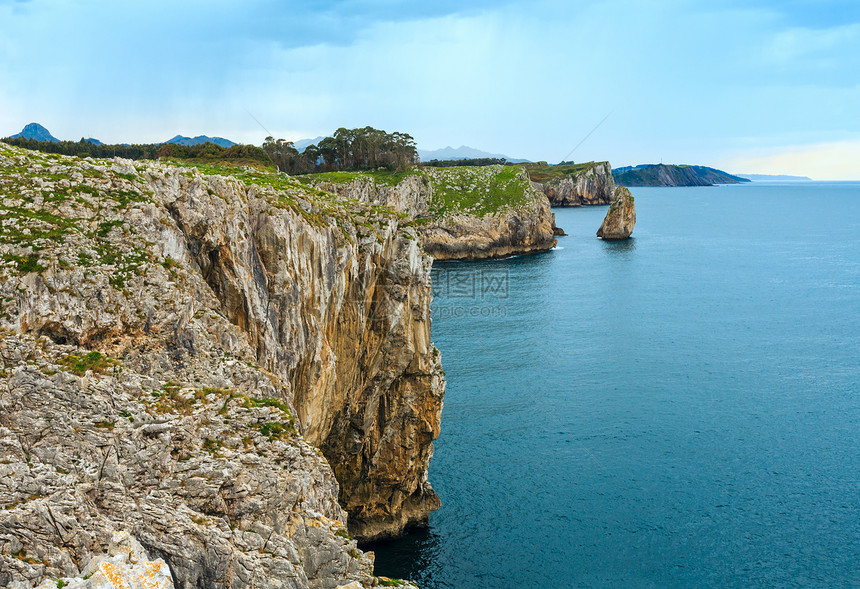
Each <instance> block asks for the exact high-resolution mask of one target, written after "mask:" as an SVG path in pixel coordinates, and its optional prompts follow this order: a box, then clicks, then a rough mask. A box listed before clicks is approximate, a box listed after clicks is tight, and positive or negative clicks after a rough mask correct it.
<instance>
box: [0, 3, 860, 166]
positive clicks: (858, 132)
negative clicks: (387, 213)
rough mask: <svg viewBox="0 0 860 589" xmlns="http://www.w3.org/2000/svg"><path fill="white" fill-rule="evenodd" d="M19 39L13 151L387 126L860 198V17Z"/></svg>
mask: <svg viewBox="0 0 860 589" xmlns="http://www.w3.org/2000/svg"><path fill="white" fill-rule="evenodd" d="M0 31H2V32H0V135H8V134H13V133H17V132H18V131H20V130H21V128H23V126H24V125H25V124H26V123H29V122H39V123H41V124H43V125H44V126H46V127H47V128H48V129H49V130H50V131H51V132H52V133H53V135H54V136H56V137H58V138H61V139H75V140H76V139H80V138H81V137H84V136H86V137H95V138H98V139H100V140H101V141H104V142H112V143H121V142H122V143H124V142H140V143H142V142H160V141H164V140H166V139H168V138H170V137H172V136H174V135H176V134H182V135H189V136H194V135H201V134H205V135H210V136H221V137H227V138H229V139H231V140H233V141H237V142H242V143H252V144H257V145H259V144H260V143H262V141H263V139H264V138H265V137H266V136H267V135H269V134H271V135H273V136H274V137H276V138H285V139H288V140H298V139H303V138H311V137H316V136H319V135H328V134H331V133H332V132H333V131H334V130H335V129H337V128H338V127H350V128H351V127H363V126H366V125H371V126H373V127H377V128H381V129H385V130H386V131H389V132H393V131H401V132H406V133H409V134H411V135H412V136H413V137H414V138H415V140H416V141H417V143H418V146H419V147H420V148H422V149H437V148H442V147H445V146H448V145H450V146H454V147H457V146H460V145H468V146H471V147H475V148H478V149H483V150H485V151H490V152H494V153H504V154H506V155H508V156H509V157H516V158H527V159H531V160H536V161H537V160H546V161H549V162H551V163H554V162H558V161H561V160H562V159H567V160H575V161H589V160H609V161H610V162H611V163H612V165H613V166H616V167H617V166H623V165H632V164H642V163H658V162H663V163H689V164H701V165H708V166H715V167H719V168H722V169H725V170H727V171H730V172H736V173H765V174H792V175H804V176H810V177H812V178H814V179H817V180H860V2H858V1H857V0H815V1H808V0H782V1H772V0H748V1H740V0H708V1H693V0H650V1H647V2H645V1H643V2H638V1H629V0H628V1H622V0H603V1H600V2H588V1H584V2H577V1H570V0H567V1H559V0H546V1H542V0H535V1H531V2H504V1H490V0H473V1H471V2H461V1H456V2H455V1H453V0H451V1H449V0H443V1H440V2H432V1H429V0H427V1H424V2H415V1H414V0H411V1H400V0H344V1H323V0H310V1H305V2H292V1H289V0H286V1H284V0H245V1H243V2H233V1H230V2H227V1H221V0H206V1H198V0H188V1H185V2H176V0H171V1H162V0H147V1H146V2H134V3H130V2H121V1H116V0H113V1H109V2H107V1H97V0H79V1H77V2H72V1H69V0H0ZM601 121H603V123H602V124H600V125H599V126H598V127H597V128H596V129H595V127H596V126H597V125H598V124H599V123H600V122H601ZM592 131H593V132H592ZM590 132H592V133H591V135H589V133H590ZM586 136H588V137H587V139H585V141H582V140H583V139H584V138H585V137H586ZM577 145H579V146H578V147H577ZM575 147H576V149H575V150H574V148H575ZM572 150H573V151H572Z"/></svg>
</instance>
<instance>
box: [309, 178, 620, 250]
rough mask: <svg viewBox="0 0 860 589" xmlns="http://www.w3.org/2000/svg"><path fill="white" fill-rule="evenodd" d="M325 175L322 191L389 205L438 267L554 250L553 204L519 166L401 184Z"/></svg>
mask: <svg viewBox="0 0 860 589" xmlns="http://www.w3.org/2000/svg"><path fill="white" fill-rule="evenodd" d="M321 176H323V179H321V180H318V181H317V182H316V183H317V185H318V186H319V187H321V188H323V189H325V190H328V191H332V192H337V193H338V194H340V195H342V196H344V197H348V198H355V199H359V200H362V201H364V202H368V203H373V204H376V205H384V206H390V207H392V208H393V209H395V210H396V211H398V212H400V213H402V214H404V215H405V216H406V217H407V218H408V219H412V220H414V223H415V226H416V228H417V231H418V237H419V241H420V244H421V247H422V248H423V249H424V251H425V252H427V253H428V254H430V255H431V256H432V257H433V258H434V259H436V260H479V259H487V258H501V257H506V256H511V255H516V254H525V253H535V252H541V251H546V250H548V249H551V248H553V247H555V245H556V243H557V241H556V239H555V238H554V234H555V233H556V227H555V218H554V216H553V214H552V212H551V211H550V207H549V202H548V201H547V199H546V197H545V196H544V195H543V194H542V193H541V192H539V191H538V190H536V189H535V188H534V187H533V186H532V184H531V183H530V182H529V180H528V176H527V175H526V173H525V171H524V170H523V169H522V168H520V167H512V166H485V167H468V166H464V167H454V168H432V167H427V168H424V169H418V170H414V171H413V172H412V173H411V174H409V175H407V176H406V177H405V178H403V179H402V180H400V181H399V182H397V183H396V184H389V183H386V182H385V181H377V180H376V179H374V177H373V175H372V173H371V174H368V175H358V176H357V177H355V175H352V176H347V177H346V178H345V180H342V181H336V180H337V178H338V176H337V175H333V174H328V175H321ZM610 178H611V175H610Z"/></svg>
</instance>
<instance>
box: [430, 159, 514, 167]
mask: <svg viewBox="0 0 860 589" xmlns="http://www.w3.org/2000/svg"><path fill="white" fill-rule="evenodd" d="M422 165H425V166H431V167H434V168H450V167H453V166H505V165H511V164H508V160H506V159H505V158H497V157H478V158H470V159H465V160H430V161H429V162H424V163H423V164H422Z"/></svg>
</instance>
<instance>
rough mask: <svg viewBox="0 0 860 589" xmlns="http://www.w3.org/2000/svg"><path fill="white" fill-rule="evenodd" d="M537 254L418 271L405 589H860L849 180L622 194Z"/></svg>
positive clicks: (397, 567) (858, 202) (859, 193)
mask: <svg viewBox="0 0 860 589" xmlns="http://www.w3.org/2000/svg"><path fill="white" fill-rule="evenodd" d="M633 193H634V195H635V197H636V209H637V217H638V221H637V225H636V230H635V232H634V239H632V240H630V241H627V242H621V243H604V242H602V241H600V240H598V239H597V238H596V237H595V236H594V233H595V231H596V230H597V228H598V226H599V225H600V222H601V221H602V219H603V216H604V214H605V213H606V207H592V208H581V209H555V213H556V217H557V222H558V224H559V226H561V227H563V228H564V229H565V230H566V231H567V232H568V233H569V234H570V235H569V236H568V237H563V238H560V240H559V248H558V249H556V250H555V251H552V252H549V253H546V254H542V255H537V256H525V257H517V258H512V259H508V260H502V261H492V262H482V263H468V262H464V263H447V264H436V265H435V267H434V281H435V288H436V290H437V294H436V299H435V301H434V305H433V313H434V315H433V339H434V341H435V343H436V345H437V346H438V347H439V349H440V350H441V351H442V362H443V366H444V368H445V370H446V372H447V376H448V390H447V393H446V396H445V409H444V412H443V419H442V435H441V436H440V437H439V440H438V442H437V443H436V453H435V457H434V458H433V462H432V464H431V469H430V480H431V482H432V483H433V486H434V488H435V489H436V491H437V492H438V493H439V495H440V496H441V497H442V502H443V506H442V508H441V509H440V510H439V511H438V512H436V513H434V514H433V515H432V516H431V518H430V524H429V526H428V527H427V528H424V529H418V530H413V531H412V532H411V533H410V534H409V535H408V536H406V537H405V538H401V539H399V540H396V541H393V542H387V543H377V544H374V545H372V546H369V548H371V549H373V550H375V551H376V554H377V573H378V574H384V575H389V576H394V577H401V578H410V579H414V580H415V581H418V582H419V584H420V585H421V587H423V588H424V589H434V588H456V589H471V588H484V587H486V588H507V587H517V588H519V587H556V586H558V587H694V586H705V587H801V586H802V587H858V586H860V184H847V183H834V184H828V183H815V184H794V185H791V184H784V185H776V184H753V185H744V186H721V187H715V188H668V189H667V188H650V189H649V188H637V189H634V190H633Z"/></svg>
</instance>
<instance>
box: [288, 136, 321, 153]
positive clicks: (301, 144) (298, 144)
mask: <svg viewBox="0 0 860 589" xmlns="http://www.w3.org/2000/svg"><path fill="white" fill-rule="evenodd" d="M323 139H325V137H323V136H322V135H320V136H319V137H314V138H313V139H299V140H298V141H294V142H293V147H295V148H296V149H297V150H298V151H299V153H302V152H303V151H304V150H305V148H306V147H307V146H308V145H319V144H320V141H322V140H323Z"/></svg>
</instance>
